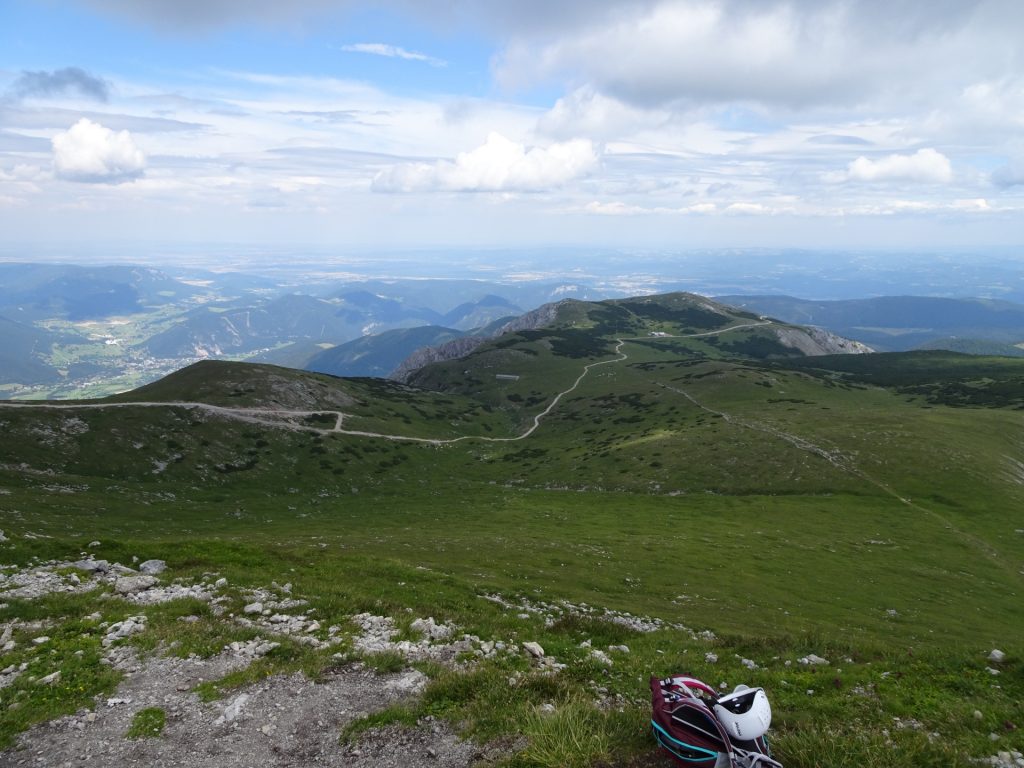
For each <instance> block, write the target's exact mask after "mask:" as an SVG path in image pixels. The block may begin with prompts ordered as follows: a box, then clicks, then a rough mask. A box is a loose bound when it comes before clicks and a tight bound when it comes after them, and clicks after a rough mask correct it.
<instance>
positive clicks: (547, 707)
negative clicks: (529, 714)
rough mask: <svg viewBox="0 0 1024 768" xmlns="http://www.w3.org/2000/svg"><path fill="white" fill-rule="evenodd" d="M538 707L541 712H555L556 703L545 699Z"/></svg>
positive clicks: (550, 713)
mask: <svg viewBox="0 0 1024 768" xmlns="http://www.w3.org/2000/svg"><path fill="white" fill-rule="evenodd" d="M598 653H600V651H598ZM538 709H539V710H540V712H541V714H544V715H553V714H555V705H554V704H552V703H551V702H547V701H545V702H544V703H543V704H541V705H540V707H538Z"/></svg>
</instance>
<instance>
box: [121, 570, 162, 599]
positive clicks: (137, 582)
mask: <svg viewBox="0 0 1024 768" xmlns="http://www.w3.org/2000/svg"><path fill="white" fill-rule="evenodd" d="M158 583H159V582H158V580H157V578H156V576H148V575H146V574H142V575H141V576H122V577H121V578H119V579H118V580H117V581H115V582H114V591H115V592H117V594H119V595H133V594H135V593H136V592H142V591H144V590H147V589H149V588H150V587H152V586H154V585H155V584H158Z"/></svg>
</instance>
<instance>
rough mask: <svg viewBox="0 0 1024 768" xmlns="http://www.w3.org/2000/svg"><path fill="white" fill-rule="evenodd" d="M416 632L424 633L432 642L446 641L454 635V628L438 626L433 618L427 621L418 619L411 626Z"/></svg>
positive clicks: (430, 617) (445, 625) (426, 619)
mask: <svg viewBox="0 0 1024 768" xmlns="http://www.w3.org/2000/svg"><path fill="white" fill-rule="evenodd" d="M409 626H410V628H411V629H413V630H415V631H416V632H422V633H423V634H424V635H425V636H426V637H427V638H428V639H430V640H446V639H447V638H449V637H450V636H451V634H452V631H453V628H452V627H450V626H448V625H447V624H438V623H437V622H435V621H434V617H433V616H428V617H427V618H425V619H416V621H414V622H413V623H412V624H410V625H409Z"/></svg>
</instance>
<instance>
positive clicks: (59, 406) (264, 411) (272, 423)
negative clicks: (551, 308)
mask: <svg viewBox="0 0 1024 768" xmlns="http://www.w3.org/2000/svg"><path fill="white" fill-rule="evenodd" d="M760 325H771V321H770V320H769V321H762V322H757V323H744V324H742V325H734V326H730V327H729V328H722V329H720V330H717V331H706V332H704V333H691V334H686V335H678V336H655V337H641V338H644V339H647V338H654V339H695V338H700V337H703V336H717V335H720V334H723V333H729V332H730V331H737V330H740V329H741V328H752V327H754V326H760ZM639 340H640V338H633V339H618V340H617V343H616V345H615V354H617V355H618V357H616V358H613V359H611V360H601V361H598V362H596V363H589V364H588V365H585V366H583V371H582V372H581V373H580V375H579V376H578V377H577V378H576V380H575V381H574V382H573V383H572V386H570V387H569V388H568V389H565V390H563V391H562V392H559V393H558V394H556V395H555V396H554V398H552V400H551V402H550V403H548V406H547V408H545V409H544V410H543V411H541V412H540V413H538V414H537V415H536V416H534V417H533V424H531V425H530V427H528V428H527V429H526V431H524V432H523V433H522V434H519V435H516V436H515V437H485V436H483V435H463V436H462V437H451V438H431V437H410V436H408V435H395V434H388V433H384V432H369V431H364V430H358V429H345V428H344V426H343V424H344V420H345V414H344V413H343V412H341V411H333V410H320V411H298V410H288V409H283V408H234V407H232V408H227V407H225V406H220V405H210V404H208V403H197V402H188V401H172V402H151V401H140V402H134V403H36V402H32V401H25V402H6V403H0V408H47V409H53V410H76V409H104V408H190V409H195V410H201V411H206V412H207V413H212V414H214V415H217V416H222V417H224V418H228V419H235V420H237V421H244V422H248V423H251V424H260V425H263V426H267V427H276V428H279V429H290V430H294V431H301V432H315V433H317V434H321V435H327V434H338V435H351V436H353V437H373V438H378V439H382V440H395V441H401V442H409V443H422V444H424V445H453V444H455V443H461V442H464V441H466V440H479V441H481V442H486V443H513V442H516V441H519V440H525V439H526V438H528V437H529V436H530V435H532V434H533V433H534V432H536V431H537V429H538V428H539V427H540V425H541V422H542V421H543V420H544V419H545V418H547V417H548V416H549V415H550V414H551V412H552V411H553V410H554V409H555V408H556V407H557V405H558V403H559V402H561V400H562V398H563V397H565V396H566V395H568V394H570V393H571V392H574V391H575V390H576V388H577V387H579V385H580V383H581V382H582V381H583V380H584V379H585V378H586V377H587V374H589V373H590V371H591V370H592V369H594V368H597V367H599V366H602V365H610V364H612V363H620V362H623V361H624V360H626V359H628V356H627V355H626V354H625V353H623V352H622V351H621V350H622V345H623V344H625V343H626V342H628V341H639ZM323 415H330V416H334V417H335V419H336V421H335V424H334V426H333V427H331V428H324V427H313V426H310V425H308V424H296V423H294V422H290V421H281V420H280V419H274V418H270V417H272V416H277V417H282V418H284V419H305V418H310V417H313V416H323Z"/></svg>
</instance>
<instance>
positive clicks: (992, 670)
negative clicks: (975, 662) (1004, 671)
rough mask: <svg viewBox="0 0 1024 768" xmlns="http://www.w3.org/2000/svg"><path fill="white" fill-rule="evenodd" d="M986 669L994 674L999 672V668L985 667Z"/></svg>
mask: <svg viewBox="0 0 1024 768" xmlns="http://www.w3.org/2000/svg"><path fill="white" fill-rule="evenodd" d="M985 671H986V672H988V673H989V674H990V675H992V676H995V675H998V674H999V670H998V669H993V668H992V667H985Z"/></svg>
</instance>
